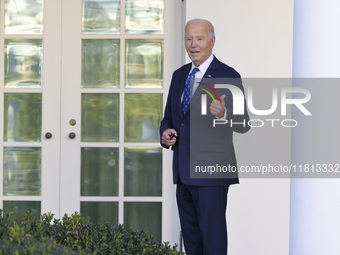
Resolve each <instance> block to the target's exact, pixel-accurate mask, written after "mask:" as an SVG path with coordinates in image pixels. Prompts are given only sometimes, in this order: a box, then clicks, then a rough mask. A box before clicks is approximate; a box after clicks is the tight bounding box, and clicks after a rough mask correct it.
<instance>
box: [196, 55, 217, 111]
mask: <svg viewBox="0 0 340 255" xmlns="http://www.w3.org/2000/svg"><path fill="white" fill-rule="evenodd" d="M218 63H219V61H218V60H217V58H216V57H215V56H214V59H213V61H212V62H211V64H210V66H209V67H208V69H207V71H206V72H205V74H204V76H203V78H202V80H201V81H200V84H199V85H198V87H197V89H196V91H195V93H194V95H193V97H192V99H191V101H190V105H194V103H195V101H197V100H199V98H200V97H201V95H202V93H203V92H202V90H201V88H206V87H205V86H204V85H202V84H201V83H207V84H209V82H204V81H205V80H206V79H209V78H214V77H215V76H216V75H217V69H218ZM209 85H211V84H209Z"/></svg>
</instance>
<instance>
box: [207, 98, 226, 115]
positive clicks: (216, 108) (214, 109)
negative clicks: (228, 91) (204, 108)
mask: <svg viewBox="0 0 340 255" xmlns="http://www.w3.org/2000/svg"><path fill="white" fill-rule="evenodd" d="M225 97H226V96H225V95H222V96H221V101H222V105H221V104H219V103H218V104H215V103H214V102H211V104H210V113H211V114H212V115H214V116H215V117H217V118H222V117H223V116H224V112H225V101H224V99H225Z"/></svg>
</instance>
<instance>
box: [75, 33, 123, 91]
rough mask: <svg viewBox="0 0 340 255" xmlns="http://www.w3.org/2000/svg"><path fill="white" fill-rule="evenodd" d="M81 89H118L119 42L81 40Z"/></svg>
mask: <svg viewBox="0 0 340 255" xmlns="http://www.w3.org/2000/svg"><path fill="white" fill-rule="evenodd" d="M82 49H83V50H82V87H84V88H108V87H109V88H110V87H111V88H117V87H119V40H83V42H82Z"/></svg>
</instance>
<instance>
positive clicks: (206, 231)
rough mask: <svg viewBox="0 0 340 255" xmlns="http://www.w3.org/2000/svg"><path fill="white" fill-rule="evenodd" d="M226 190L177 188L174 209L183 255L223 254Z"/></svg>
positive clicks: (224, 250)
mask: <svg viewBox="0 0 340 255" xmlns="http://www.w3.org/2000/svg"><path fill="white" fill-rule="evenodd" d="M228 188H229V186H227V187H220V186H218V187H206V186H204V187H201V186H188V185H184V184H182V183H181V182H179V183H178V184H177V191H176V197H177V205H178V211H179V217H180V222H181V228H182V235H183V241H184V247H185V252H186V254H187V255H203V254H204V255H226V254H227V246H228V241H227V225H226V218H225V217H226V216H225V214H226V208H227V195H228Z"/></svg>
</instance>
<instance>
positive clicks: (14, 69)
mask: <svg viewBox="0 0 340 255" xmlns="http://www.w3.org/2000/svg"><path fill="white" fill-rule="evenodd" d="M42 48H43V45H42V40H30V39H26V40H5V87H7V88H8V87H10V88H40V87H41V74H42Z"/></svg>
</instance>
